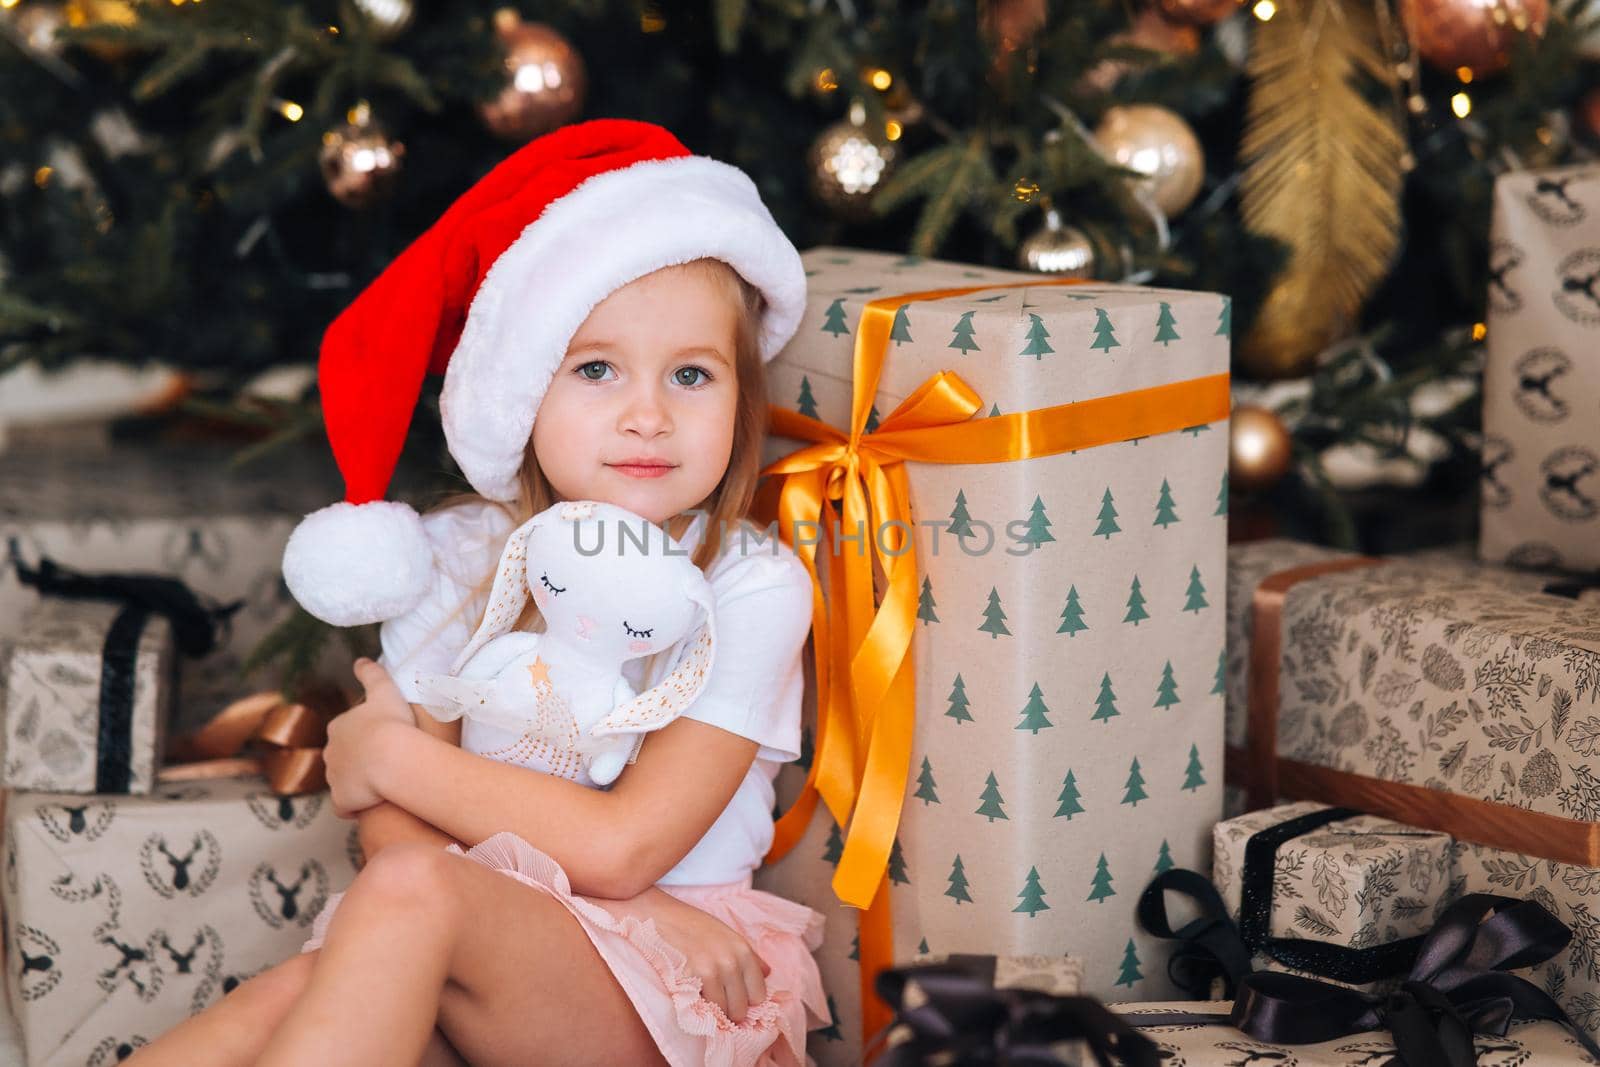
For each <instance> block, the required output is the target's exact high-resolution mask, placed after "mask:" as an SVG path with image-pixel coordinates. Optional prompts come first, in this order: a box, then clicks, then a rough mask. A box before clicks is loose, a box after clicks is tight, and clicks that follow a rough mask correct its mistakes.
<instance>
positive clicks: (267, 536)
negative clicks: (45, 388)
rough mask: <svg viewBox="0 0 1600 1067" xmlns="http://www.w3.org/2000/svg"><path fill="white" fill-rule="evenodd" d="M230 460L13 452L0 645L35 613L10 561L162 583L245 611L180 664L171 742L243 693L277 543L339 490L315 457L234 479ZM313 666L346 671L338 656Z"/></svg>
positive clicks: (218, 451) (210, 452) (264, 615)
mask: <svg viewBox="0 0 1600 1067" xmlns="http://www.w3.org/2000/svg"><path fill="white" fill-rule="evenodd" d="M324 451H326V450H324ZM231 457H232V452H231V451H230V450H229V449H228V448H225V447H223V446H209V447H196V446H188V447H175V446H169V445H156V444H149V443H143V442H119V443H118V444H117V447H116V448H115V449H105V450H97V449H93V448H87V447H83V446H74V447H65V448H45V447H42V446H39V445H36V444H30V443H29V442H27V441H25V440H19V441H18V442H17V444H16V445H15V446H14V447H12V448H10V449H8V450H7V451H6V452H5V453H4V454H0V561H5V562H4V563H3V565H0V638H3V637H6V636H12V635H15V634H17V633H18V632H19V628H20V626H21V623H22V620H23V619H24V618H25V617H26V615H27V613H28V612H29V611H30V610H32V609H33V608H34V607H36V606H37V605H38V604H39V602H40V597H39V594H38V593H37V592H36V591H35V590H34V589H33V588H31V587H30V586H26V585H23V584H22V583H21V582H19V581H18V580H17V574H16V569H15V567H14V566H12V563H11V561H13V560H21V561H23V562H24V563H26V564H27V565H28V566H30V567H36V566H37V565H38V564H39V561H40V560H41V559H44V558H49V559H51V560H54V561H55V562H56V563H58V564H61V565H62V566H65V567H69V568H71V569H73V570H77V571H83V572H89V573H96V572H117V573H129V572H144V573H149V574H159V575H168V576H171V577H174V578H178V579H180V580H181V581H183V583H184V584H185V585H187V586H188V587H189V588H190V589H192V590H194V591H195V592H196V593H197V594H200V595H202V596H205V597H208V598H211V599H213V600H216V601H217V602H219V603H223V604H228V603H232V602H234V601H236V600H243V601H244V602H245V604H244V607H243V608H241V609H240V610H239V611H237V612H235V613H234V614H233V616H232V618H231V619H230V621H229V625H228V627H227V629H226V630H219V643H218V646H217V648H216V649H215V650H214V651H212V652H211V653H210V654H209V655H206V656H205V657H203V658H200V659H184V660H183V662H182V667H181V670H182V686H181V688H182V697H181V703H180V705H179V707H178V709H177V716H178V718H177V722H176V727H177V729H178V730H179V732H182V731H185V730H189V729H192V728H194V727H196V726H199V725H200V724H201V723H203V722H205V721H206V720H207V719H209V718H210V717H211V716H212V715H214V714H215V713H216V712H217V711H219V710H221V709H222V708H223V707H225V706H226V705H227V704H228V703H229V702H231V701H233V700H236V699H238V698H239V697H241V696H244V695H246V694H247V693H248V692H250V689H251V686H250V685H249V683H248V682H247V681H246V680H245V679H244V678H243V677H242V674H241V666H242V664H243V663H244V660H245V657H246V656H248V655H249V653H250V651H251V649H253V648H254V647H255V645H256V643H257V642H258V641H259V640H260V639H261V638H262V637H265V636H266V635H267V634H268V633H269V632H270V631H271V630H272V629H273V627H275V626H276V625H277V624H278V623H280V622H282V621H283V620H284V619H285V618H288V617H289V614H290V613H291V611H292V609H293V601H292V598H291V597H290V596H289V591H288V589H287V588H286V587H285V586H284V584H283V575H282V562H283V547H284V545H285V544H286V543H287V542H288V540H289V533H290V531H292V530H293V529H294V526H295V523H296V522H298V521H299V520H300V518H301V517H302V516H303V515H305V514H306V513H307V512H310V511H313V510H315V509H316V508H318V507H321V506H322V505H323V504H324V503H326V502H327V501H328V500H330V499H336V498H337V497H338V495H339V490H338V488H337V487H338V482H337V480H336V479H334V478H333V477H332V472H331V459H330V458H329V457H328V456H326V455H321V454H314V455H310V456H306V455H301V454H297V453H294V452H292V451H291V452H289V453H285V454H284V455H283V456H281V457H280V458H279V460H278V462H277V463H276V464H258V465H254V466H246V467H243V468H240V469H235V468H234V467H232V466H231ZM336 644H337V642H329V646H330V649H331V648H333V646H335V645H336ZM320 666H321V667H322V668H324V669H325V670H326V671H327V672H328V673H334V672H339V673H344V672H347V671H348V668H349V656H348V653H346V654H345V657H344V662H343V663H342V664H340V663H338V661H337V658H334V659H332V660H330V661H329V662H327V663H324V664H321V665H320Z"/></svg>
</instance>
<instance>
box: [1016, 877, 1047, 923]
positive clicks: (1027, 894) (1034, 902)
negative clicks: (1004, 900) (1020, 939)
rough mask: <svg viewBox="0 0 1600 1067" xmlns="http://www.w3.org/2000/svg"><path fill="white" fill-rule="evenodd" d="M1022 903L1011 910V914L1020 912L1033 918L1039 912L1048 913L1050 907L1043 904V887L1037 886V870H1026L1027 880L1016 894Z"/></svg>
mask: <svg viewBox="0 0 1600 1067" xmlns="http://www.w3.org/2000/svg"><path fill="white" fill-rule="evenodd" d="M1017 896H1018V898H1020V899H1021V901H1022V903H1020V904H1018V905H1017V906H1016V907H1014V908H1012V909H1011V910H1012V911H1013V912H1019V911H1020V912H1022V913H1024V914H1026V915H1027V916H1028V918H1030V919H1031V918H1033V917H1034V916H1035V915H1037V914H1038V913H1039V912H1041V911H1049V910H1050V905H1048V904H1046V903H1045V902H1044V887H1043V886H1042V885H1040V884H1039V869H1038V868H1037V867H1029V868H1028V879H1027V881H1026V882H1024V883H1023V885H1022V891H1021V892H1019V893H1018V894H1017Z"/></svg>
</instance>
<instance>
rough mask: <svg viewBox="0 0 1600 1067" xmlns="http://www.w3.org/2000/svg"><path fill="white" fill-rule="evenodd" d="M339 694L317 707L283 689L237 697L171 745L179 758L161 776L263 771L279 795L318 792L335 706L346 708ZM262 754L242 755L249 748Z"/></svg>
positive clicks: (172, 755) (185, 778)
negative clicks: (290, 698) (288, 697)
mask: <svg viewBox="0 0 1600 1067" xmlns="http://www.w3.org/2000/svg"><path fill="white" fill-rule="evenodd" d="M343 706H344V702H343V701H342V698H338V697H337V696H336V694H334V693H332V692H329V693H327V694H319V695H318V698H317V700H316V704H315V706H313V705H311V704H290V703H288V702H286V701H285V700H284V698H283V694H282V693H256V694H254V695H252V696H248V697H244V698H243V699H241V700H236V701H234V702H233V703H232V704H229V705H228V706H227V707H225V708H223V709H222V710H221V711H219V712H217V714H216V715H215V716H214V717H213V718H212V719H211V721H210V722H208V723H206V724H205V725H204V726H202V727H200V729H198V730H196V731H195V732H194V733H191V734H188V735H186V736H184V737H180V738H177V739H175V740H174V741H173V742H172V744H171V745H170V746H169V747H168V752H167V755H168V758H169V759H170V760H173V761H174V762H172V763H169V764H168V765H167V766H165V767H163V768H162V769H161V771H160V772H159V773H158V774H157V776H156V777H157V779H158V780H159V781H162V782H192V781H196V780H200V779H208V778H235V777H238V776H240V775H248V774H261V775H264V776H265V777H266V779H267V784H268V785H269V786H270V787H271V788H272V791H273V792H274V793H277V794H279V795H280V796H293V795H295V794H299V793H314V792H316V791H317V790H319V789H323V788H325V787H326V786H327V784H328V779H327V774H326V772H325V770H324V767H323V763H322V748H323V746H324V745H325V744H327V740H328V719H329V718H331V713H330V712H331V710H332V709H335V708H337V709H338V710H342V709H343ZM249 747H256V748H259V749H260V752H259V753H258V754H257V755H251V756H245V755H241V753H243V752H244V751H245V750H246V748H249Z"/></svg>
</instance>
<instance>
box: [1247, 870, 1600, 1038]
mask: <svg viewBox="0 0 1600 1067" xmlns="http://www.w3.org/2000/svg"><path fill="white" fill-rule="evenodd" d="M1485 916H1488V918H1487V919H1485ZM1571 938H1572V931H1571V930H1569V929H1568V928H1567V926H1566V924H1565V923H1563V922H1561V921H1560V920H1559V919H1557V918H1556V917H1555V916H1553V915H1551V914H1550V913H1549V912H1548V911H1546V910H1545V909H1544V908H1543V907H1541V906H1540V905H1539V904H1538V903H1536V902H1534V901H1531V900H1514V899H1512V898H1510V897H1502V896H1495V895H1493V894H1490V893H1471V894H1468V895H1467V896H1464V897H1462V898H1461V899H1460V900H1458V901H1456V902H1455V903H1454V904H1452V905H1451V906H1450V907H1449V908H1447V909H1446V910H1445V913H1444V914H1443V915H1442V916H1440V918H1439V921H1438V922H1437V923H1436V924H1435V925H1434V928H1433V929H1432V930H1431V931H1430V932H1429V933H1428V935H1427V936H1426V937H1425V938H1424V939H1423V944H1422V948H1421V950H1420V951H1419V952H1418V954H1417V959H1416V962H1415V963H1414V964H1413V965H1412V967H1411V971H1410V973H1409V974H1408V975H1407V976H1406V980H1405V982H1404V983H1403V984H1402V985H1401V986H1400V987H1399V988H1398V989H1397V990H1395V991H1394V992H1393V993H1390V994H1388V995H1386V996H1379V995H1374V994H1369V993H1362V992H1358V991H1356V990H1353V989H1347V988H1344V987H1342V986H1336V985H1332V984H1331V983H1328V982H1322V981H1318V980H1316V979H1314V978H1303V977H1300V976H1299V975H1293V974H1282V973H1278V972H1271V971H1260V972H1257V973H1255V974H1251V975H1248V976H1246V977H1245V978H1244V979H1242V980H1241V982H1240V989H1239V996H1238V998H1237V999H1236V1000H1235V1001H1234V1005H1233V1013H1232V1015H1231V1017H1230V1021H1231V1022H1232V1024H1233V1025H1234V1026H1236V1027H1238V1028H1239V1029H1240V1030H1243V1031H1244V1032H1245V1033H1247V1034H1249V1035H1250V1036H1251V1037H1254V1038H1257V1039H1258V1040H1261V1041H1268V1042H1273V1043H1277V1044H1286V1045H1294V1044H1312V1043H1316V1042H1320V1041H1332V1040H1334V1039H1336V1038H1341V1037H1346V1036H1349V1035H1351V1034H1357V1033H1363V1032H1366V1031H1370V1030H1387V1031H1389V1033H1390V1034H1391V1035H1393V1037H1394V1044H1395V1051H1396V1053H1397V1056H1396V1062H1397V1063H1398V1064H1401V1065H1403V1067H1473V1065H1474V1064H1476V1062H1477V1059H1476V1055H1475V1052H1474V1049H1473V1042H1472V1035H1473V1034H1475V1033H1488V1034H1495V1035H1498V1036H1504V1035H1505V1032H1506V1029H1507V1027H1509V1026H1510V1025H1511V1022H1512V1021H1513V1020H1538V1019H1548V1020H1550V1021H1552V1022H1556V1023H1560V1024H1561V1025H1562V1026H1565V1027H1566V1028H1567V1029H1568V1030H1570V1031H1571V1032H1572V1034H1573V1036H1574V1037H1575V1038H1576V1039H1577V1040H1578V1042H1579V1043H1580V1044H1581V1045H1583V1047H1584V1048H1585V1049H1586V1050H1588V1052H1589V1053H1590V1054H1591V1055H1593V1056H1595V1057H1596V1058H1600V1047H1597V1046H1596V1045H1595V1043H1594V1042H1593V1041H1592V1040H1591V1039H1590V1038H1589V1036H1588V1035H1587V1034H1585V1033H1584V1032H1583V1031H1582V1030H1580V1029H1578V1028H1577V1027H1576V1026H1575V1025H1573V1023H1572V1020H1571V1019H1569V1018H1568V1017H1567V1014H1566V1012H1564V1011H1562V1010H1561V1007H1560V1005H1558V1004H1557V1003H1556V1002H1555V1001H1554V1000H1553V999H1551V997H1550V996H1549V995H1548V994H1547V993H1545V992H1544V990H1542V989H1540V988H1539V987H1538V986H1536V985H1534V984H1533V983H1531V982H1529V981H1527V980H1526V979H1523V978H1519V977H1518V976H1516V975H1514V974H1507V973H1506V972H1507V971H1509V970H1513V969H1516V968H1521V967H1531V966H1533V965H1534V964H1536V963H1542V962H1543V961H1545V960H1548V959H1550V958H1551V957H1552V956H1554V955H1555V954H1556V953H1558V952H1560V951H1561V950H1562V949H1563V948H1565V947H1566V945H1567V942H1568V941H1569V940H1571Z"/></svg>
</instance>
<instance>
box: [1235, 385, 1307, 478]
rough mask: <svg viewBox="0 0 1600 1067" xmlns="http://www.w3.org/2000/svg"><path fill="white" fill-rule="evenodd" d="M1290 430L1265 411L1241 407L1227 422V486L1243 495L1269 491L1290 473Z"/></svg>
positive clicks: (1243, 405) (1258, 408) (1275, 416)
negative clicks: (1243, 493)
mask: <svg viewBox="0 0 1600 1067" xmlns="http://www.w3.org/2000/svg"><path fill="white" fill-rule="evenodd" d="M1293 453H1294V449H1293V442H1292V441H1291V439H1290V437H1289V429H1288V427H1286V426H1284V424H1283V420H1282V419H1280V418H1278V416H1277V414H1276V413H1274V412H1272V411H1268V410H1267V409H1266V408H1262V407H1255V406H1253V405H1249V404H1241V405H1239V406H1238V407H1236V408H1234V409H1233V414H1232V415H1231V416H1230V418H1229V421H1228V485H1229V486H1230V487H1232V488H1233V489H1236V490H1239V491H1240V492H1245V493H1254V492H1260V491H1261V490H1263V489H1270V488H1272V487H1273V486H1274V485H1276V484H1277V483H1278V481H1279V480H1280V479H1281V478H1282V477H1283V476H1284V475H1285V474H1287V473H1288V472H1289V463H1290V459H1291V458H1292V456H1293Z"/></svg>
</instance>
